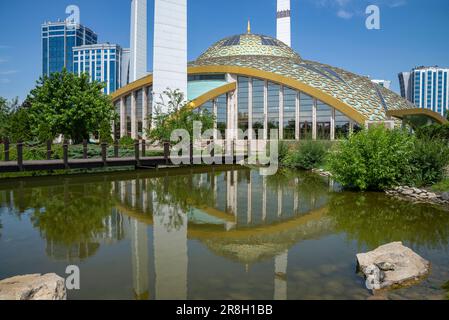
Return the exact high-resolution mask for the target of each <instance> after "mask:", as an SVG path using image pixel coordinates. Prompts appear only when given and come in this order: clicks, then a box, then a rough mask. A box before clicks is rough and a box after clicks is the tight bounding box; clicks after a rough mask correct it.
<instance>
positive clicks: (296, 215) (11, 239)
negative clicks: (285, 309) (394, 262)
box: [0, 167, 449, 299]
mask: <svg viewBox="0 0 449 320" xmlns="http://www.w3.org/2000/svg"><path fill="white" fill-rule="evenodd" d="M399 240H402V241H403V242H404V244H405V245H407V246H409V247H411V248H412V249H413V250H415V251H416V252H418V253H419V254H420V255H422V256H423V257H424V258H426V259H428V260H430V261H431V263H432V272H431V274H430V276H429V277H428V278H427V279H426V280H424V281H423V282H421V283H420V284H419V285H417V286H414V287H411V288H406V289H400V290H395V291H392V292H390V293H388V298H390V299H445V298H448V296H449V292H447V291H445V290H444V289H443V286H444V284H445V283H447V282H448V281H449V250H448V249H449V213H448V212H447V211H444V210H442V209H440V208H438V207H434V206H430V205H413V204H410V203H407V202H401V201H396V200H392V199H390V198H387V197H386V196H384V195H383V194H377V193H364V194H362V193H350V192H341V191H338V190H337V188H336V187H335V186H334V185H333V183H332V181H329V179H328V178H322V177H318V176H316V175H311V174H308V173H302V172H290V171H288V172H282V173H280V174H278V175H276V176H273V177H266V178H264V177H262V176H260V175H259V172H258V171H256V170H253V171H251V170H249V169H243V168H240V167H238V168H237V167H226V168H225V167H223V168H221V169H219V168H215V169H210V168H196V169H194V170H190V169H187V170H186V169H173V170H170V171H164V170H161V171H158V172H150V171H140V172H132V173H114V174H104V175H90V176H71V177H49V178H33V179H23V180H11V181H6V182H5V181H3V182H0V279H3V278H7V277H11V276H14V275H18V274H28V273H48V272H56V273H58V274H59V275H64V272H65V268H66V266H67V265H71V264H75V265H78V266H79V267H80V270H81V290H79V291H70V292H69V298H70V299H367V298H369V297H370V296H371V294H370V292H369V291H368V290H366V289H365V287H364V280H363V278H362V277H360V276H359V275H357V274H356V260H355V255H356V254H357V253H358V252H363V251H366V250H371V249H374V248H376V247H377V246H379V245H382V244H385V243H388V242H391V241H399Z"/></svg>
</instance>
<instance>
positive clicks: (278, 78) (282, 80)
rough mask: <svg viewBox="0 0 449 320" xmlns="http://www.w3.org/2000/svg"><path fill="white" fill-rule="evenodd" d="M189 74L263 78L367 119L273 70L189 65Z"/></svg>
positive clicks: (355, 117)
mask: <svg viewBox="0 0 449 320" xmlns="http://www.w3.org/2000/svg"><path fill="white" fill-rule="evenodd" d="M188 72H189V75H195V74H202V73H232V74H237V75H244V76H248V77H254V78H260V79H264V80H269V81H272V82H275V83H278V84H282V85H285V86H288V87H290V88H292V89H296V90H299V91H301V92H304V93H305V94H308V95H310V96H312V97H314V98H316V99H318V100H320V101H322V102H324V103H326V104H328V105H329V106H331V107H334V108H335V109H337V110H338V111H340V112H342V113H343V114H345V115H346V116H348V117H349V118H351V119H352V120H354V121H356V122H358V123H360V124H364V123H365V121H366V120H368V119H367V118H366V117H365V116H364V115H362V114H361V113H360V112H358V111H357V110H355V109H354V108H352V107H351V106H349V105H348V104H346V103H344V102H342V101H340V100H338V99H337V98H334V97H332V96H331V95H329V94H327V93H324V92H322V91H320V90H319V89H316V88H314V87H311V86H309V85H306V84H305V83H303V82H301V81H298V80H295V79H292V78H288V77H285V76H282V75H279V74H276V73H273V72H267V71H261V70H258V69H254V68H248V67H238V66H198V67H190V68H189V69H188Z"/></svg>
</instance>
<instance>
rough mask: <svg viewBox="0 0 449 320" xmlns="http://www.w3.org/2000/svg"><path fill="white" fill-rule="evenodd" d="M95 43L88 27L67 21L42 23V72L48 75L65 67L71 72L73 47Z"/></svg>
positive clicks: (94, 36) (93, 35) (95, 38)
mask: <svg viewBox="0 0 449 320" xmlns="http://www.w3.org/2000/svg"><path fill="white" fill-rule="evenodd" d="M96 43H97V35H96V34H95V33H94V32H93V31H92V30H91V29H89V28H86V27H85V26H83V25H80V24H73V23H72V22H68V21H58V22H45V23H44V24H43V25H42V74H43V75H50V74H51V73H53V72H60V71H62V69H63V68H66V69H67V70H68V71H69V72H73V47H77V46H82V45H90V44H96Z"/></svg>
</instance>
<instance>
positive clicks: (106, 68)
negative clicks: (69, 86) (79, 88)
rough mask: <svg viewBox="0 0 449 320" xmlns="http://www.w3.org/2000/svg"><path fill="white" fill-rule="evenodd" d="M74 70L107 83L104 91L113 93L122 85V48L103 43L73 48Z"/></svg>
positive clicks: (93, 79)
mask: <svg viewBox="0 0 449 320" xmlns="http://www.w3.org/2000/svg"><path fill="white" fill-rule="evenodd" d="M73 54H74V60H73V71H74V73H76V74H78V75H81V74H82V73H88V74H89V75H90V77H91V80H92V81H99V82H102V83H104V84H105V88H104V93H105V94H111V93H113V92H114V91H116V90H117V89H119V88H120V87H121V78H122V74H121V73H122V70H121V67H122V48H121V47H120V46H119V45H116V44H109V43H102V44H93V45H87V46H80V47H74V48H73Z"/></svg>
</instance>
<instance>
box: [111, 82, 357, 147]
mask: <svg viewBox="0 0 449 320" xmlns="http://www.w3.org/2000/svg"><path fill="white" fill-rule="evenodd" d="M237 81H238V83H237V88H238V91H237V92H232V93H231V92H230V93H227V94H223V95H221V96H218V97H216V98H215V99H212V100H209V101H207V102H206V103H204V104H203V105H201V106H200V107H199V108H197V109H196V112H205V111H208V112H210V113H211V114H213V115H214V116H215V117H216V128H217V138H218V139H228V138H230V139H232V136H233V134H234V132H235V131H234V130H231V131H229V132H226V130H227V129H235V126H236V124H238V128H239V129H241V130H244V132H245V131H247V130H248V129H252V130H253V132H255V135H253V136H252V139H258V140H262V139H264V137H267V138H268V139H270V138H272V137H270V132H269V131H268V129H281V130H282V133H283V136H282V137H281V138H282V139H283V140H296V138H297V137H299V139H300V140H307V139H316V140H331V139H344V138H346V137H347V136H348V135H349V133H350V132H351V131H353V132H357V131H359V130H361V126H360V125H359V124H357V123H356V122H355V121H353V120H351V119H350V118H349V117H348V116H346V115H345V114H343V113H342V112H340V111H338V110H336V109H335V108H333V107H331V106H329V105H327V104H326V103H324V102H322V101H320V100H318V99H315V98H313V97H311V96H309V95H307V94H305V93H303V92H300V91H297V90H295V89H292V88H289V87H286V86H282V85H279V84H276V83H271V82H268V81H264V80H260V79H256V78H248V77H238V80H237ZM251 88H252V90H251ZM146 90H147V94H148V112H149V117H148V119H149V121H148V123H149V124H150V123H151V120H150V115H151V91H152V90H151V87H148V88H146ZM134 94H135V95H136V113H137V114H136V116H135V119H136V121H137V124H136V126H137V131H138V135H139V136H141V135H143V131H144V130H143V123H144V121H143V119H144V117H143V115H142V114H143V107H142V104H143V100H142V99H143V97H142V95H143V91H142V89H137V90H136V91H134ZM235 95H237V98H238V101H237V102H236V104H237V105H236V106H237V108H238V115H237V117H234V116H232V114H230V113H229V112H230V110H234V107H235V106H230V105H229V103H232V101H235V98H236V97H235ZM250 95H251V96H250ZM251 101H252V104H251V105H250V103H251ZM124 102H125V107H126V118H124V119H123V120H124V121H126V126H125V127H126V133H127V135H131V130H132V125H131V95H128V96H127V97H126V98H125V99H124ZM115 107H116V110H117V113H118V114H120V103H118V102H117V101H116V102H115ZM249 112H252V113H251V117H249ZM236 118H237V119H236ZM230 121H232V123H231V122H230ZM250 121H251V122H250ZM266 122H267V123H268V126H266ZM116 125H117V127H118V128H120V127H121V126H120V123H118V124H116ZM125 127H124V128H122V129H123V130H125ZM256 129H259V130H256ZM226 134H229V136H226ZM244 139H248V137H246V136H245V137H242V136H240V137H238V140H244Z"/></svg>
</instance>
